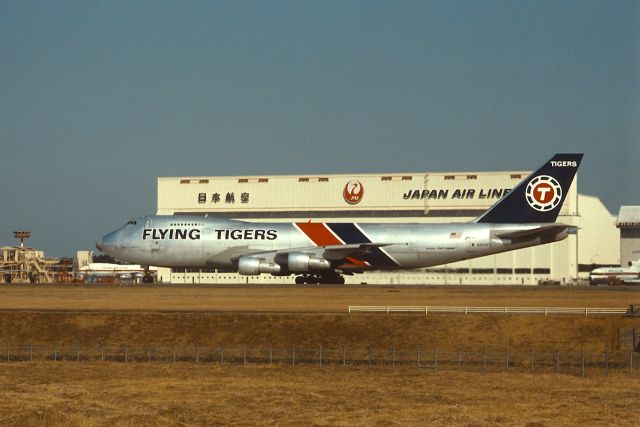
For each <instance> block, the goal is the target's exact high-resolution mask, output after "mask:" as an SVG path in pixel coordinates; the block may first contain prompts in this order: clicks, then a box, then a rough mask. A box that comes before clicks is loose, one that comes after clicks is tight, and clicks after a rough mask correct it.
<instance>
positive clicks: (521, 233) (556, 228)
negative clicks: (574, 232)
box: [496, 224, 571, 239]
mask: <svg viewBox="0 0 640 427" xmlns="http://www.w3.org/2000/svg"><path fill="white" fill-rule="evenodd" d="M570 227H571V226H570V225H566V224H550V225H545V226H542V227H536V228H529V229H527V230H516V231H505V232H498V233H496V236H497V237H499V238H501V239H521V238H524V237H535V236H540V235H543V234H558V233H561V232H563V231H566V230H567V229H568V228H570Z"/></svg>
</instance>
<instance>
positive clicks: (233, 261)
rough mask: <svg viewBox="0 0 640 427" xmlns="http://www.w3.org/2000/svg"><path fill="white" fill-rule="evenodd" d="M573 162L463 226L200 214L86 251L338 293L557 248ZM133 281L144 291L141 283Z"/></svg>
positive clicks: (139, 229)
mask: <svg viewBox="0 0 640 427" xmlns="http://www.w3.org/2000/svg"><path fill="white" fill-rule="evenodd" d="M582 156H583V155H582V154H556V155H555V156H553V157H552V158H551V159H550V160H549V161H547V162H545V163H544V164H543V165H542V166H541V167H540V168H539V169H538V170H536V171H535V172H534V173H532V174H531V175H529V176H528V177H527V178H525V179H524V180H523V181H522V182H521V183H520V184H518V185H517V186H516V187H515V188H514V189H513V190H512V191H510V192H509V193H507V194H506V196H503V197H502V198H501V199H500V200H499V201H498V202H496V203H495V204H494V205H493V206H492V207H490V208H489V209H488V210H487V211H486V212H484V213H483V214H482V215H481V216H480V217H478V218H476V219H475V220H473V221H471V222H467V223H447V224H425V223H403V224H388V223H378V224H376V223H346V222H330V223H324V222H311V221H308V222H297V223H268V222H265V223H256V222H246V221H239V220H232V219H224V218H215V217H209V216H208V215H204V216H198V215H147V216H141V217H137V218H134V219H132V220H130V221H128V222H127V223H126V224H125V225H124V226H123V227H121V228H119V229H117V230H115V231H113V232H111V233H109V234H107V235H106V236H104V237H102V238H101V239H100V240H98V241H97V242H96V247H97V248H98V249H99V250H100V251H102V252H103V253H105V254H108V255H110V256H112V257H114V258H118V259H121V260H125V261H127V262H131V263H136V264H141V265H143V266H150V265H153V266H159V267H171V268H220V269H226V270H227V271H228V270H233V271H237V272H238V273H240V274H241V275H249V276H253V275H260V274H262V273H266V274H272V275H274V276H283V277H285V276H290V275H295V276H296V278H295V282H296V283H297V284H318V283H334V284H344V275H353V274H354V273H362V272H364V271H368V270H406V269H415V268H424V267H432V266H435V265H441V264H448V263H452V262H456V261H462V260H467V259H471V258H477V257H482V256H486V255H491V254H496V253H500V252H506V251H512V250H515V249H521V248H526V247H530V246H536V245H542V244H547V243H552V242H557V241H560V240H563V239H565V238H566V237H567V235H568V234H569V232H571V231H573V230H574V227H572V226H570V225H567V224H561V223H557V222H555V221H556V219H557V217H558V213H559V212H560V208H561V207H562V203H563V201H564V199H565V197H566V195H567V192H568V190H569V187H570V185H571V183H572V182H573V178H574V176H575V174H576V172H577V170H578V167H579V166H580V162H581V160H582ZM143 282H145V283H150V282H153V278H152V276H151V275H149V274H145V276H144V278H143Z"/></svg>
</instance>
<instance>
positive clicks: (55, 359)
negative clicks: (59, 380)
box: [53, 342, 58, 362]
mask: <svg viewBox="0 0 640 427" xmlns="http://www.w3.org/2000/svg"><path fill="white" fill-rule="evenodd" d="M53 361H54V362H57V361H58V343H57V342H55V343H53Z"/></svg>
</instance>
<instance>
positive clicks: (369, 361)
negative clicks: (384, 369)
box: [367, 344, 371, 367]
mask: <svg viewBox="0 0 640 427" xmlns="http://www.w3.org/2000/svg"><path fill="white" fill-rule="evenodd" d="M367 363H368V366H369V367H371V344H369V345H368V346H367Z"/></svg>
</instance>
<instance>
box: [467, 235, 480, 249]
mask: <svg viewBox="0 0 640 427" xmlns="http://www.w3.org/2000/svg"><path fill="white" fill-rule="evenodd" d="M477 240H478V239H476V238H475V237H474V236H467V237H465V238H464V250H465V251H466V252H475V251H476V250H477V248H476V242H477Z"/></svg>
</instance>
